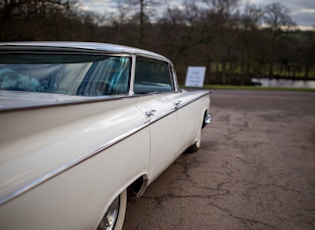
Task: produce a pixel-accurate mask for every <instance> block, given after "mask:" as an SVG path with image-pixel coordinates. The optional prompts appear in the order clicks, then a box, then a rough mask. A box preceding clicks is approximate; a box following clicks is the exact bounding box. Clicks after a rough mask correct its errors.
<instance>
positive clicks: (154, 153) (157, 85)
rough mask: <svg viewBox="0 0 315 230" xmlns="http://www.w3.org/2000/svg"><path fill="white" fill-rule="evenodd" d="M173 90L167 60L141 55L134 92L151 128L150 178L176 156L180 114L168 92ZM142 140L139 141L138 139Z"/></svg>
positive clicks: (137, 63)
mask: <svg viewBox="0 0 315 230" xmlns="http://www.w3.org/2000/svg"><path fill="white" fill-rule="evenodd" d="M173 91H174V84H173V81H172V79H171V77H170V74H169V71H168V63H167V62H163V61H157V60H153V59H148V58H142V57H138V58H137V62H136V70H135V80H134V93H135V95H142V96H141V97H139V99H138V102H137V106H138V108H139V110H140V111H141V112H142V113H143V114H144V115H145V116H146V118H147V121H146V122H147V124H148V125H149V129H150V140H151V148H150V149H151V156H150V170H149V179H151V180H152V179H154V178H156V177H157V176H158V175H159V174H160V173H161V172H162V171H163V170H164V169H165V168H166V167H168V166H169V165H170V164H171V163H172V162H173V161H174V159H175V152H176V147H177V141H178V140H177V117H176V112H175V107H174V104H173V103H172V102H171V101H170V100H168V99H167V98H166V97H165V96H166V95H168V94H171V93H172V92H173ZM139 144H140V143H139Z"/></svg>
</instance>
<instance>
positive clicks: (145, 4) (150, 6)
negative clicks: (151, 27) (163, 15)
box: [124, 0, 159, 46]
mask: <svg viewBox="0 0 315 230" xmlns="http://www.w3.org/2000/svg"><path fill="white" fill-rule="evenodd" d="M124 3H125V4H127V5H128V7H129V9H133V10H134V16H133V18H134V19H135V20H136V21H138V23H139V43H140V46H141V45H143V43H144V40H145V36H146V34H145V24H147V23H149V22H150V16H151V15H153V13H154V12H155V7H156V6H158V5H159V1H158V0H124Z"/></svg>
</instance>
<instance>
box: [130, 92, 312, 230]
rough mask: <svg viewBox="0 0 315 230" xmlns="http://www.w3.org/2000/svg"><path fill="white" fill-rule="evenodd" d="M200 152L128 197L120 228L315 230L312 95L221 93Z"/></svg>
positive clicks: (185, 157)
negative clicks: (138, 194) (137, 194)
mask: <svg viewBox="0 0 315 230" xmlns="http://www.w3.org/2000/svg"><path fill="white" fill-rule="evenodd" d="M211 100H212V101H211V112H212V114H213V123H212V124H211V125H209V126H207V127H206V128H205V129H204V130H203V133H202V134H203V142H202V146H201V149H200V151H199V152H197V153H194V154H184V155H182V156H181V157H180V158H179V159H178V160H177V161H176V162H175V163H174V164H173V165H171V166H170V168H169V169H168V170H167V171H166V172H165V173H163V174H162V175H161V176H160V177H159V178H158V179H157V180H156V181H155V182H153V183H152V184H151V186H150V187H149V188H148V190H147V191H146V193H145V194H144V196H143V197H142V198H140V199H138V200H136V201H133V202H129V203H128V205H127V214H126V221H125V226H124V230H131V229H137V230H141V229H143V230H147V229H148V230H151V229H152V230H155V229H181V230H185V229H187V230H188V229H198V230H200V229H264V230H265V229H285V230H288V229H292V230H296V229H305V230H306V229H307V230H310V229H315V93H305V92H272V91H270V92H269V91H262V92H260V91H221V90H213V91H212V94H211Z"/></svg>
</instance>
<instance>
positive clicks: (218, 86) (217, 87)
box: [183, 85, 315, 92]
mask: <svg viewBox="0 0 315 230" xmlns="http://www.w3.org/2000/svg"><path fill="white" fill-rule="evenodd" d="M183 88H185V87H183ZM200 89H221V90H269V91H270V90H273V91H301V92H315V89H311V88H284V87H261V86H237V85H204V87H203V88H200Z"/></svg>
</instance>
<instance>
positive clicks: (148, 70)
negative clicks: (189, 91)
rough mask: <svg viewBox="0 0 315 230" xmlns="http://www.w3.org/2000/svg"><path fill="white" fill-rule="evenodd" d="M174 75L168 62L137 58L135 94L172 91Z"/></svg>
mask: <svg viewBox="0 0 315 230" xmlns="http://www.w3.org/2000/svg"><path fill="white" fill-rule="evenodd" d="M173 90H174V86H173V81H172V75H171V74H170V70H169V65H168V63H167V62H163V61H158V60H152V59H146V58H137V62H136V71H135V84H134V93H135V94H148V93H162V92H172V91H173Z"/></svg>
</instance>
